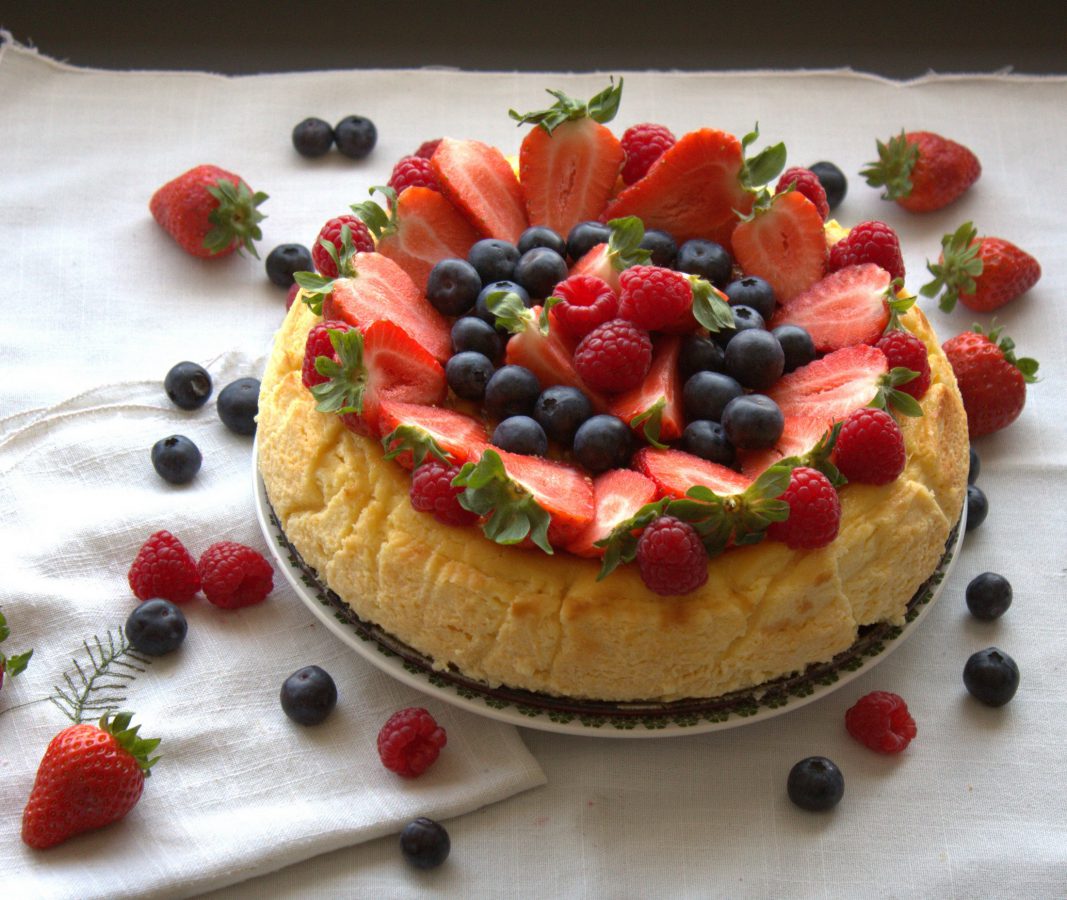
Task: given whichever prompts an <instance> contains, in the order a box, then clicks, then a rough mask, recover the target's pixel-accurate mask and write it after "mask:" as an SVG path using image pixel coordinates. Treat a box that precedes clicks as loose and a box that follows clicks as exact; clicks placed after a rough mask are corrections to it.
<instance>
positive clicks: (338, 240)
mask: <svg viewBox="0 0 1067 900" xmlns="http://www.w3.org/2000/svg"><path fill="white" fill-rule="evenodd" d="M346 229H347V231H346ZM327 245H329V246H327ZM330 247H332V248H333V252H332V253H331V252H330ZM347 250H350V251H352V252H365V253H369V252H371V251H372V250H374V238H372V237H371V235H370V231H369V230H368V229H367V226H366V225H364V224H363V220H362V219H359V218H357V217H356V216H352V215H348V214H345V215H343V216H336V217H335V218H333V219H330V220H329V221H328V222H327V223H326V224H325V225H323V226H322V228H321V229H320V231H319V235H318V237H316V238H315V243H314V245H313V246H312V248H311V258H312V260H313V261H314V263H315V268H316V269H317V270H318V272H319V273H320V274H321V275H324V276H325V277H326V278H337V276H338V275H340V274H342V273H341V272H339V271H338V261H339V260H340V259H341V258H342V257H343V256H344V254H345V252H346V251H347ZM344 274H346V275H347V274H349V273H348V272H345V273H344Z"/></svg>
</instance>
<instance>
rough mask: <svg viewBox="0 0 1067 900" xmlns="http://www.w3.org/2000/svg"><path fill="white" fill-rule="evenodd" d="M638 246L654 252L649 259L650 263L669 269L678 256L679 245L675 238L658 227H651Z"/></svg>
mask: <svg viewBox="0 0 1067 900" xmlns="http://www.w3.org/2000/svg"><path fill="white" fill-rule="evenodd" d="M638 246H639V247H641V248H642V249H643V250H648V251H650V252H651V253H652V256H651V257H650V258H649V260H648V262H649V265H653V266H662V267H663V268H665V269H669V268H671V267H673V266H674V260H675V257H677V256H678V245H677V244H676V243H675V241H674V238H672V237H671V236H670V235H669V234H667V232H666V231H660V230H659V229H658V228H649V229H648V230H647V231H646V232H645V236H644V237H643V238H641V243H640V244H638Z"/></svg>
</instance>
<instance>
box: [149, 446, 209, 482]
mask: <svg viewBox="0 0 1067 900" xmlns="http://www.w3.org/2000/svg"><path fill="white" fill-rule="evenodd" d="M202 462H203V457H202V456H201V455H200V450H199V449H198V448H197V446H196V444H194V443H193V442H192V441H191V440H189V438H187V437H186V436H185V435H184V434H172V435H171V436H170V437H165V438H161V439H160V440H158V441H156V442H155V443H154V444H153V445H152V466H153V468H155V470H156V472H157V473H158V474H159V477H160V478H162V479H163V480H164V481H169V482H170V483H171V484H187V483H188V482H190V481H192V480H193V478H195V477H196V473H197V472H199V471H200V464H201V463H202Z"/></svg>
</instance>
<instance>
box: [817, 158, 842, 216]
mask: <svg viewBox="0 0 1067 900" xmlns="http://www.w3.org/2000/svg"><path fill="white" fill-rule="evenodd" d="M808 168H809V169H811V171H812V172H814V173H815V177H816V178H818V179H819V184H821V185H822V189H823V190H824V191H826V202H827V204H828V205H829V207H830V209H836V208H837V207H838V206H839V205H840V203H841V201H842V200H844V199H845V194H847V193H848V179H847V178H845V173H844V172H842V171H841V170H840V169H839V168H838V167H837V166H835V165H834V164H833V163H832V162H826V161H825V160H822V161H820V162H817V163H812V164H811V165H810V166H808Z"/></svg>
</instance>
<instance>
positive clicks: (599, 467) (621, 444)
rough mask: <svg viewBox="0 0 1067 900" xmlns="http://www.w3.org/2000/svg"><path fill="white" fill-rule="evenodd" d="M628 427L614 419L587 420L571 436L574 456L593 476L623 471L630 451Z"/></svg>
mask: <svg viewBox="0 0 1067 900" xmlns="http://www.w3.org/2000/svg"><path fill="white" fill-rule="evenodd" d="M633 440H634V438H633V433H632V432H631V431H630V426H629V425H627V424H626V423H625V422H624V421H623V420H622V419H620V418H618V417H617V416H609V415H597V416H593V417H592V418H589V419H586V420H585V421H584V422H583V423H582V424H581V425H579V426H578V430H577V431H576V432H575V434H574V456H575V458H576V459H577V460H578V462H579V463H581V464H582V465H583V466H585V467H586V468H587V469H588V470H589V471H590V472H592V473H593V474H598V473H600V472H606V471H608V469H623V468H626V466H627V464H628V463H629V462H630V454H631V453H632V452H633Z"/></svg>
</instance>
